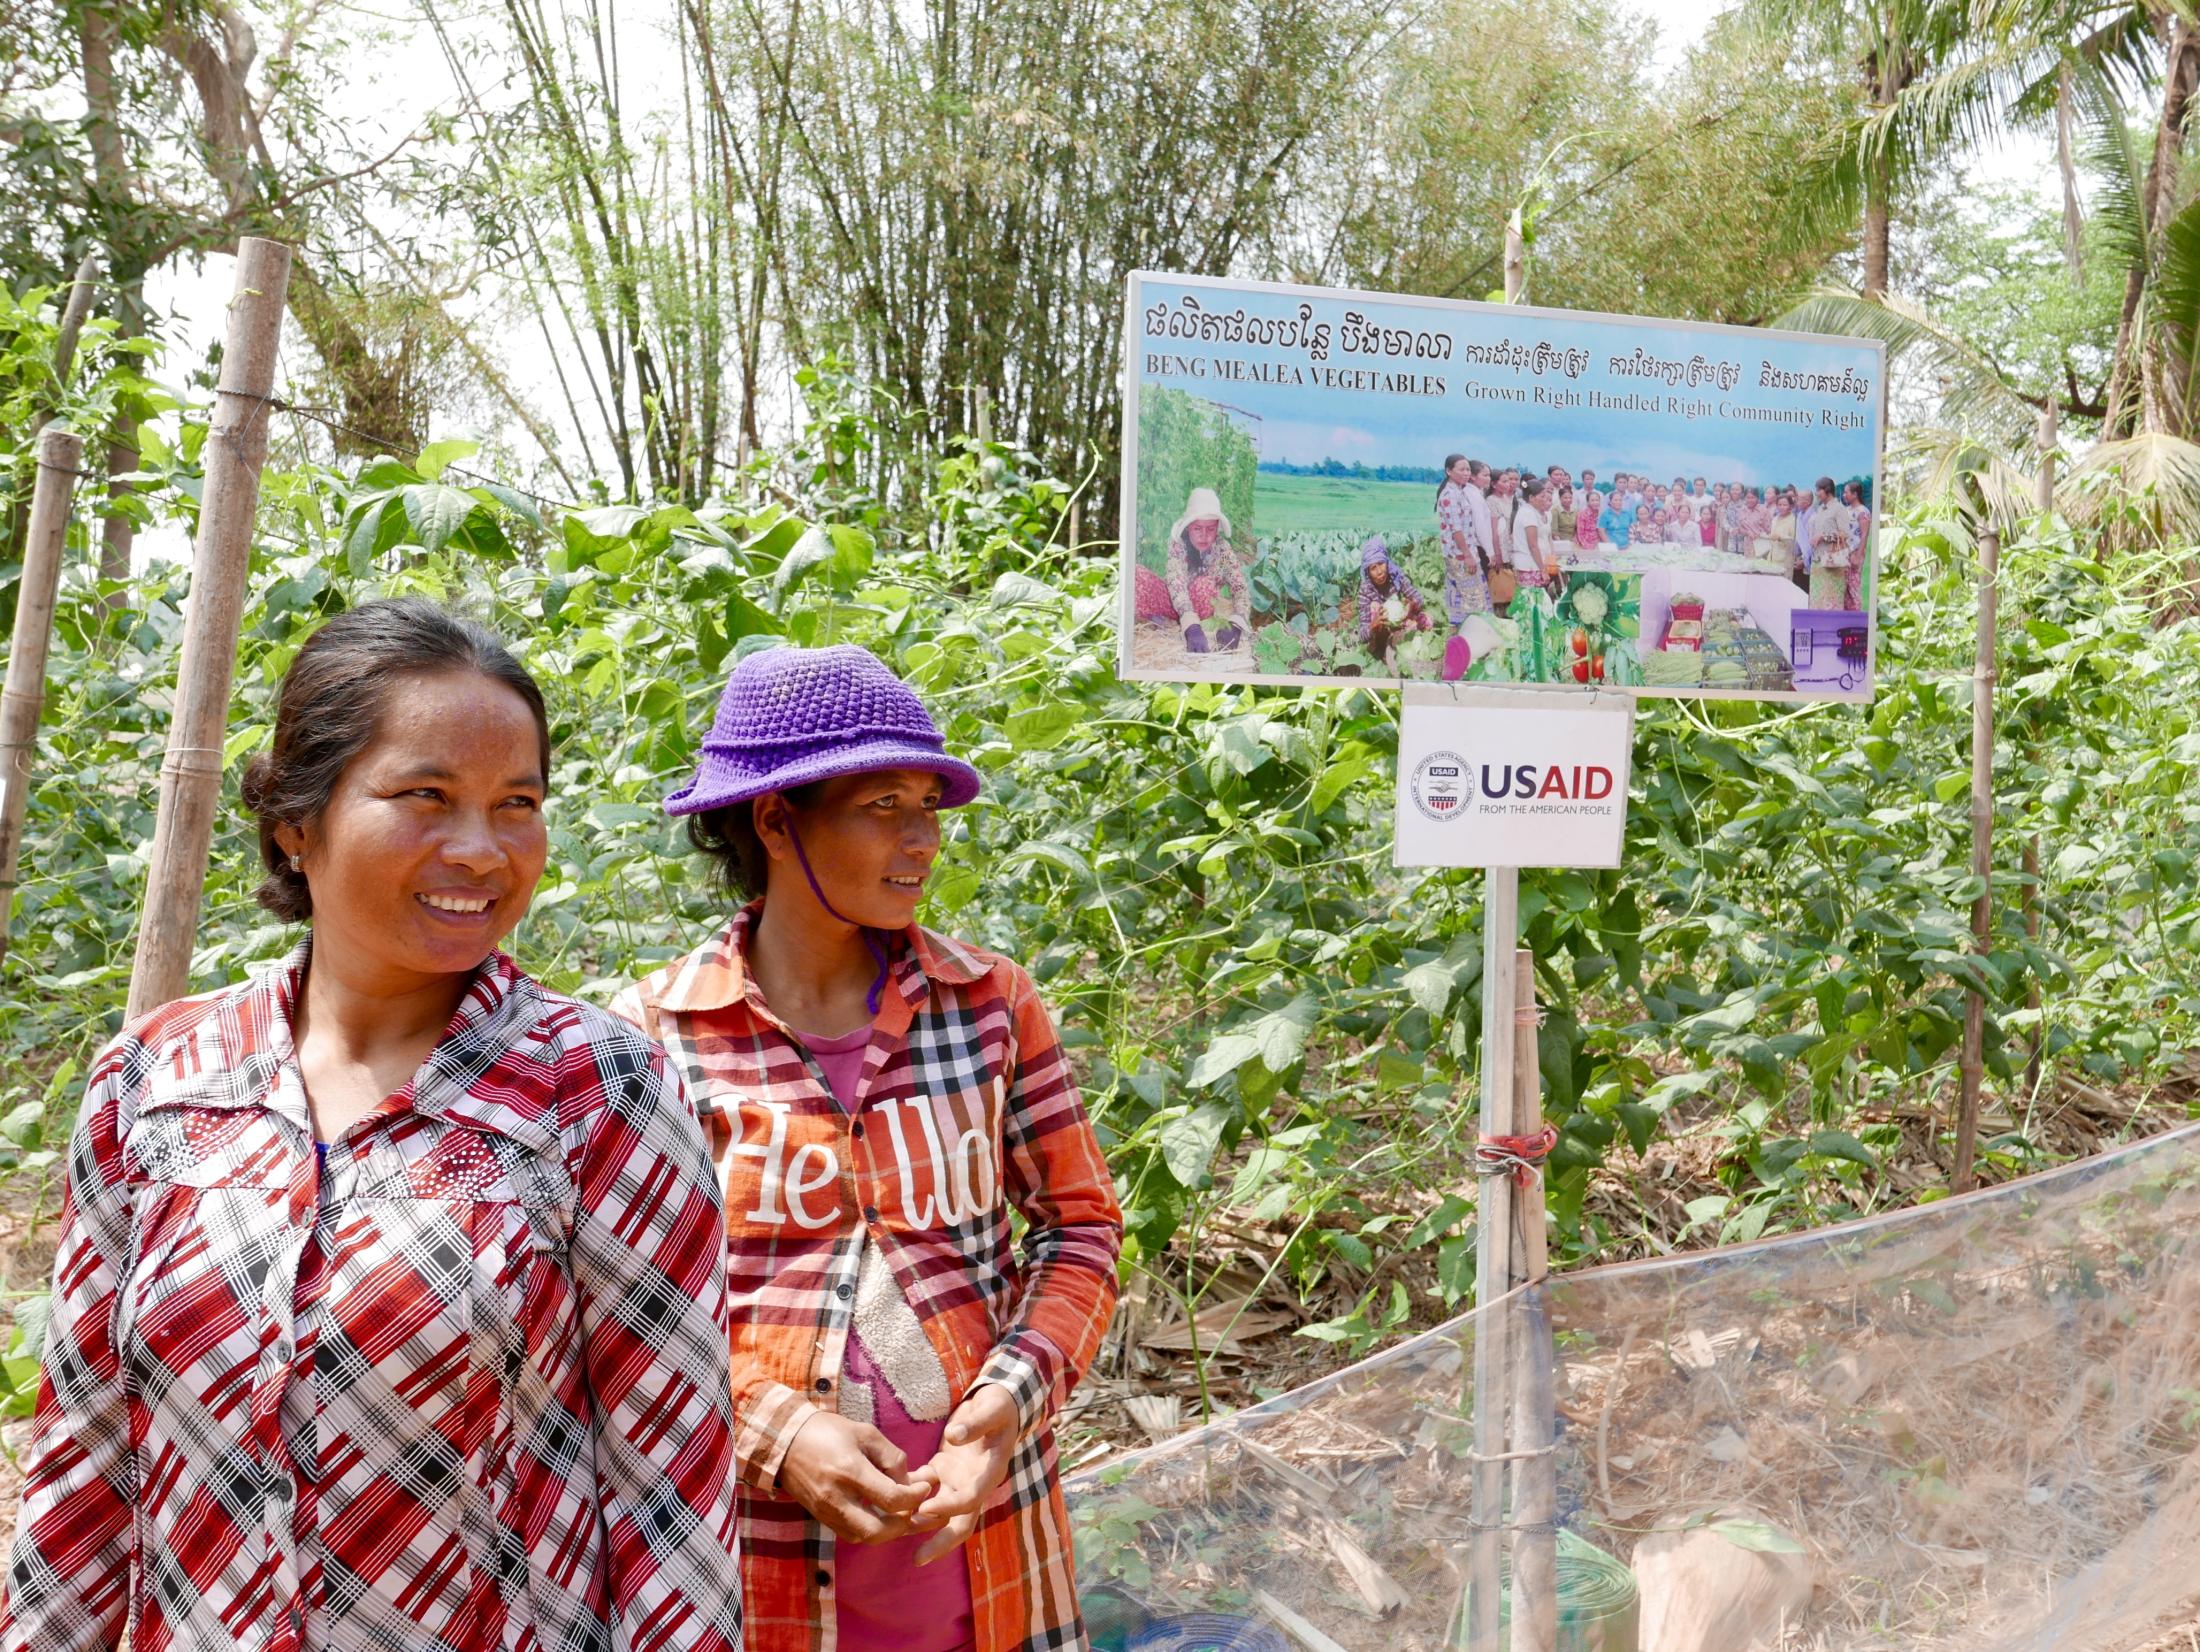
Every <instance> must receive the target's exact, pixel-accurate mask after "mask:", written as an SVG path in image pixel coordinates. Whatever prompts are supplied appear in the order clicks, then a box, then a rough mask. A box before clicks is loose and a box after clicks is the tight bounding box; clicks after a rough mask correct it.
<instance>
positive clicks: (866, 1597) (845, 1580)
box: [800, 1027, 977, 1652]
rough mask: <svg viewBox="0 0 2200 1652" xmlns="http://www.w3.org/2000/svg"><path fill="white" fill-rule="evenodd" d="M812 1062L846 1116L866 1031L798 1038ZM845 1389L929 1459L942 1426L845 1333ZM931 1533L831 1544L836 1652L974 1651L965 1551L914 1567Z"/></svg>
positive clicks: (888, 1431) (922, 1459)
mask: <svg viewBox="0 0 2200 1652" xmlns="http://www.w3.org/2000/svg"><path fill="white" fill-rule="evenodd" d="M800 1036H801V1039H802V1043H803V1046H804V1048H806V1049H807V1050H808V1051H809V1052H810V1054H811V1055H812V1056H813V1057H815V1058H816V1060H817V1065H818V1069H819V1071H821V1072H823V1073H824V1075H825V1087H826V1088H827V1089H828V1090H830V1091H831V1092H832V1093H833V1099H834V1100H835V1101H837V1102H839V1103H840V1106H841V1110H842V1111H843V1112H845V1111H848V1110H849V1101H850V1098H852V1097H853V1096H854V1095H855V1093H856V1086H857V1084H858V1083H859V1082H860V1081H861V1079H862V1076H863V1052H864V1051H865V1050H866V1049H868V1048H869V1047H870V1043H871V1029H870V1028H869V1027H858V1028H857V1029H856V1030H855V1031H854V1032H852V1033H849V1034H847V1035H846V1036H844V1037H841V1038H819V1037H817V1036H816V1035H814V1034H812V1033H803V1034H801V1035H800ZM841 1380H842V1381H843V1382H860V1383H863V1384H865V1385H866V1386H867V1387H869V1389H870V1390H871V1409H872V1417H871V1421H872V1424H873V1425H874V1426H875V1427H876V1428H877V1429H878V1431H879V1432H880V1433H881V1434H883V1435H885V1436H886V1437H887V1438H888V1439H889V1440H891V1441H893V1442H894V1444H896V1445H897V1446H899V1447H901V1450H902V1455H903V1456H905V1457H907V1458H908V1459H909V1466H910V1467H911V1468H916V1467H919V1466H920V1465H922V1464H925V1463H928V1462H930V1461H931V1460H932V1457H933V1454H934V1453H935V1452H937V1451H938V1450H939V1449H940V1440H941V1438H942V1437H943V1436H944V1435H945V1434H946V1433H947V1419H946V1418H945V1417H942V1418H941V1419H940V1420H939V1421H938V1422H932V1423H920V1422H918V1421H917V1420H916V1419H915V1418H914V1417H912V1416H910V1415H909V1413H908V1412H907V1411H905V1410H903V1409H902V1405H901V1401H900V1400H899V1399H897V1398H896V1397H895V1395H894V1391H893V1389H892V1388H891V1387H889V1386H888V1385H887V1381H886V1378H885V1376H884V1375H883V1374H882V1373H881V1372H880V1371H879V1370H878V1369H877V1368H876V1367H875V1366H874V1365H872V1363H871V1354H870V1350H868V1349H867V1348H865V1347H864V1346H863V1339H862V1338H861V1337H860V1336H858V1335H856V1334H855V1333H854V1332H852V1331H851V1332H850V1333H849V1336H848V1356H847V1361H846V1364H845V1365H844V1367H843V1369H842V1373H841ZM930 1535H931V1534H930V1533H929V1532H913V1533H911V1534H910V1535H909V1536H907V1537H902V1538H896V1539H895V1540H894V1541H893V1542H891V1543H850V1542H848V1541H847V1540H846V1539H842V1540H841V1541H840V1542H838V1543H836V1544H835V1545H834V1548H835V1550H836V1551H837V1553H838V1556H839V1560H838V1564H839V1567H840V1585H839V1588H838V1589H837V1590H836V1591H835V1592H834V1598H835V1600H836V1601H837V1603H838V1619H839V1630H840V1637H839V1638H840V1649H841V1652H966V1649H968V1648H971V1647H974V1646H975V1645H976V1644H977V1634H976V1630H975V1628H974V1627H973V1624H972V1611H971V1605H970V1565H969V1562H968V1560H967V1559H966V1558H965V1551H964V1550H963V1549H957V1550H955V1551H954V1552H953V1553H952V1554H945V1555H942V1556H940V1558H939V1559H937V1560H935V1561H933V1562H932V1563H931V1564H930V1565H929V1566H919V1565H918V1564H917V1550H918V1549H919V1548H921V1547H922V1546H923V1545H924V1542H925V1540H926V1538H928V1537H929V1536H930Z"/></svg>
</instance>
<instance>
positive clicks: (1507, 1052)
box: [1467, 216, 1527, 1652]
mask: <svg viewBox="0 0 2200 1652" xmlns="http://www.w3.org/2000/svg"><path fill="white" fill-rule="evenodd" d="M1526 283H1527V244H1526V242H1525V241H1524V240H1523V239H1522V237H1521V234H1520V225H1519V221H1518V218H1517V216H1516V217H1515V218H1514V219H1513V220H1512V221H1510V222H1508V223H1507V224H1506V226H1505V302H1506V303H1508V304H1513V303H1517V302H1519V299H1520V292H1521V289H1522V287H1524V286H1525V285H1526ZM1483 890H1484V893H1483V899H1482V1118H1481V1130H1482V1135H1483V1136H1484V1137H1485V1138H1487V1137H1490V1136H1509V1135H1511V1134H1512V1133H1513V1129H1512V1122H1513V1121H1512V1112H1513V1088H1514V1085H1515V1084H1516V1083H1517V1078H1516V1076H1515V1074H1514V1071H1513V1050H1514V1046H1515V1043H1516V1040H1515V1038H1514V1031H1515V1024H1514V1020H1513V1017H1514V1013H1515V1012H1514V1006H1513V994H1514V992H1515V991H1516V990H1517V988H1516V986H1515V984H1514V983H1515V977H1516V975H1517V973H1518V970H1519V960H1520V944H1519V943H1520V869H1519V868H1518V867H1515V866H1493V867H1491V868H1490V869H1489V872H1488V875H1487V881H1486V882H1485V883H1484V885H1483ZM1479 1169H1480V1167H1479V1166H1477V1171H1478V1174H1477V1175H1476V1177H1475V1194H1474V1234H1475V1238H1474V1305H1475V1307H1476V1308H1478V1309H1487V1308H1488V1307H1489V1306H1490V1304H1491V1303H1493V1302H1496V1301H1497V1300H1499V1299H1500V1298H1501V1297H1503V1296H1504V1295H1505V1293H1506V1292H1507V1291H1508V1290H1510V1289H1511V1288H1512V1250H1513V1246H1512V1234H1513V1212H1512V1180H1511V1178H1510V1177H1509V1176H1503V1175H1496V1176H1491V1175H1482V1174H1479ZM1506 1323H1507V1322H1506V1316H1505V1315H1504V1314H1501V1313H1479V1314H1477V1315H1476V1318H1475V1330H1474V1471H1473V1474H1472V1476H1471V1477H1470V1480H1469V1493H1470V1495H1469V1501H1468V1528H1469V1531H1470V1533H1471V1536H1470V1537H1469V1539H1468V1546H1467V1647H1468V1652H1498V1644H1499V1640H1500V1630H1501V1622H1500V1620H1501V1617H1502V1614H1503V1611H1504V1600H1503V1588H1504V1585H1503V1582H1502V1578H1503V1574H1504V1566H1505V1455H1506V1446H1505V1433H1506V1429H1505V1423H1506V1419H1505V1404H1506V1400H1507V1398H1508V1394H1507V1388H1508V1386H1509V1380H1510V1377H1511V1371H1512V1367H1511V1361H1510V1359H1509V1357H1508V1352H1507V1346H1506V1345H1507V1343H1508V1341H1509V1340H1510V1339H1509V1338H1508V1337H1507V1335H1506Z"/></svg>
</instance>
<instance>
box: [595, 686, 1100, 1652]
mask: <svg viewBox="0 0 2200 1652" xmlns="http://www.w3.org/2000/svg"><path fill="white" fill-rule="evenodd" d="M977 793H978V776H977V773H976V771H975V770H973V769H972V768H971V767H970V765H969V764H967V763H965V762H963V761H962V760H961V759H960V758H957V757H953V756H950V755H949V754H948V753H947V750H946V744H945V742H944V740H943V739H942V738H941V736H940V732H939V730H938V728H937V727H935V726H934V724H933V722H932V719H931V717H930V716H929V715H928V714H927V713H926V711H925V709H924V706H923V704H922V703H921V702H920V701H919V700H918V699H917V697H916V695H915V694H914V693H913V692H911V691H910V689H909V688H908V687H907V686H906V685H905V684H904V683H902V682H901V680H900V679H899V678H897V677H896V676H895V675H894V674H893V673H892V672H891V671H890V670H888V669H887V668H886V667H885V666H884V665H883V664H881V663H880V662H879V661H878V660H877V659H876V658H874V657H873V656H872V655H871V654H869V653H867V652H865V651H864V650H863V649H861V648H854V647H839V648H819V649H803V648H774V649H768V650H766V651H764V652H762V653H759V654H753V655H751V656H749V657H748V658H747V659H745V660H743V661H742V662H741V663H740V664H739V665H738V666H737V667H736V668H735V669H734V672H733V677H732V680H731V681H729V682H728V683H727V685H726V690H725V693H724V695H723V697H722V698H721V699H720V700H719V703H718V715H717V720H716V722H715V723H714V724H713V726H712V728H711V732H710V736H709V738H708V739H706V740H705V741H704V742H703V751H702V757H701V761H700V762H699V764H698V765H697V768H696V772H695V775H694V778H693V779H691V780H690V781H689V782H688V784H687V785H685V786H683V787H682V788H681V789H680V790H679V791H677V792H675V793H674V794H673V795H672V797H671V798H669V799H668V800H667V802H666V804H665V807H666V809H667V811H668V812H669V813H671V814H673V815H676V816H685V817H687V819H688V832H689V836H690V837H691V839H692V840H693V841H694V843H695V845H696V847H697V848H698V849H699V850H701V851H702V852H703V854H705V855H706V856H707V857H709V858H710V859H711V860H712V861H714V862H715V863H716V867H717V870H718V872H719V873H720V875H721V876H722V878H723V879H724V881H725V883H726V885H727V886H728V887H729V889H732V890H734V891H738V892H739V893H740V894H741V895H742V896H744V897H746V898H747V900H748V905H747V906H746V907H745V908H744V909H743V910H742V911H741V912H740V913H739V914H738V915H736V916H735V917H734V919H733V921H732V922H731V923H730V924H729V925H728V926H727V927H726V928H725V929H724V930H722V931H721V932H720V933H718V934H717V935H715V936H713V937H712V938H711V939H710V940H709V941H708V942H706V943H705V944H704V945H703V946H702V947H700V948H698V949H697V950H696V951H695V952H693V953H690V954H689V955H688V956H687V957H685V958H682V959H680V960H679V961H677V962H675V963H673V964H671V965H669V966H667V967H666V968H664V969H662V970H659V971H658V972H657V973H656V974H654V975H651V976H650V977H648V978H647V979H646V980H643V981H641V982H639V983H638V984H637V985H635V986H634V987H631V988H629V989H628V990H627V991H626V992H625V993H623V994H621V995H620V997H619V1000H618V1002H617V1003H615V1004H614V1005H613V1006H612V1007H613V1008H614V1009H615V1010H617V1011H618V1012H619V1013H621V1014H623V1015H625V1016H626V1017H627V1018H628V1019H630V1020H632V1021H634V1022H635V1023H636V1024H638V1025H639V1026H641V1027H642V1028H643V1029H644V1030H645V1031H647V1032H648V1033H649V1034H650V1035H651V1036H652V1037H654V1038H656V1039H657V1040H658V1041H659V1042H661V1043H662V1044H663V1045H664V1046H665V1048H666V1050H667V1051H669V1052H670V1053H671V1055H672V1057H673V1059H674V1061H675V1062H676V1063H677V1064H678V1065H679V1066H680V1068H681V1069H682V1070H683V1072H684V1073H685V1075H686V1076H687V1078H688V1080H689V1083H690V1086H691V1088H692V1089H693V1091H694V1094H695V1096H696V1100H697V1103H698V1105H699V1106H700V1107H701V1108H702V1110H703V1113H704V1117H705V1121H706V1123H707V1124H708V1125H709V1126H710V1129H711V1137H712V1149H713V1154H714V1156H715V1158H716V1159H717V1161H718V1165H719V1170H720V1175H721V1176H722V1178H723V1179H724V1182H725V1209H726V1223H727V1229H728V1233H729V1251H730V1272H731V1277H732V1301H733V1390H734V1401H735V1409H736V1413H737V1418H736V1437H735V1455H736V1460H737V1464H738V1469H739V1473H740V1476H741V1479H742V1482H743V1484H744V1486H745V1488H746V1490H745V1492H744V1495H743V1497H742V1503H741V1535H742V1545H743V1548H742V1575H743V1595H744V1601H745V1606H746V1610H747V1629H748V1645H749V1648H750V1652H809V1649H810V1648H812V1647H813V1646H815V1645H817V1644H819V1642H820V1637H821V1636H822V1635H823V1634H824V1633H825V1631H826V1629H827V1627H828V1626H830V1627H831V1629H832V1630H833V1632H834V1636H835V1641H836V1643H837V1646H838V1648H839V1652H882V1649H885V1648H893V1649H895V1652H1041V1649H1049V1652H1051V1649H1056V1648H1077V1647H1082V1646H1083V1645H1084V1644H1085V1643H1084V1632H1083V1628H1082V1625H1081V1623H1080V1622H1079V1620H1078V1616H1077V1605H1076V1601H1077V1594H1076V1589H1075V1586H1074V1575H1073V1572H1074V1568H1073V1565H1072V1561H1071V1555H1070V1537H1069V1526H1068V1521H1067V1518H1066V1516H1065V1514H1064V1510H1063V1505H1062V1497H1061V1491H1060V1487H1059V1484H1058V1477H1057V1474H1056V1466H1055V1455H1054V1437H1053V1432H1052V1429H1051V1427H1050V1419H1051V1417H1052V1416H1053V1414H1054V1412H1055V1410H1056V1409H1057V1408H1058V1407H1059V1406H1060V1405H1061V1403H1062V1402H1063V1401H1064V1400H1065V1399H1066V1398H1068V1396H1069V1393H1070V1390H1071V1389H1072V1388H1073V1387H1074V1386H1075V1385H1076V1383H1077V1380H1078V1378H1079V1377H1080V1376H1081V1375H1082V1374H1083V1373H1084V1370H1085V1367H1086V1365H1087V1364H1088V1363H1089V1362H1090V1361H1091V1359H1092V1357H1093V1355H1094V1353H1095V1352H1096V1351H1097V1350H1098V1347H1099V1344H1100V1338H1101V1336H1102V1334H1103V1333H1104V1332H1105V1330H1106V1329H1107V1325H1108V1320H1109V1316H1110V1315H1111V1313H1112V1312H1113V1310H1114V1306H1115V1296H1116V1278H1115V1264H1116V1256H1117V1253H1118V1251H1119V1249H1120V1248H1121V1242H1122V1226H1123V1224H1122V1213H1121V1211H1120V1210H1119V1209H1118V1207H1117V1204H1116V1199H1115V1191H1114V1186H1113V1183H1112V1181H1111V1179H1110V1177H1109V1174H1108V1169H1107V1164H1106V1161H1105V1160H1104V1159H1103V1158H1102V1156H1101V1153H1100V1148H1099V1144H1098V1142H1097V1141H1096V1140H1095V1138H1094V1136H1093V1131H1092V1127H1091V1124H1090V1123H1089V1122H1088V1121H1087V1119H1086V1117H1085V1112H1084V1108H1083V1106H1082V1104H1081V1103H1080V1101H1079V1099H1078V1095H1077V1089H1076V1085H1075V1083H1074V1081H1073V1079H1072V1078H1071V1075H1070V1071H1069V1065H1068V1063H1067V1061H1066V1060H1065V1059H1064V1057H1063V1054H1062V1050H1061V1046H1060V1044H1059V1042H1058V1041H1057V1039H1056V1038H1055V1035H1054V1030H1053V1027H1052V1025H1051V1024H1050V1023H1049V1021H1048V1019H1047V1013H1046V1010H1045V1007H1044V1006H1043V1005H1042V1004H1041V1003H1040V1001H1039V996H1038V993H1037V990H1036V989H1035V988H1034V987H1033V985H1032V982H1031V978H1030V977H1029V976H1028V975H1026V974H1025V973H1024V971H1023V970H1022V969H1020V968H1018V967H1017V966H1016V965H1015V964H1013V963H1011V962H1009V961H1008V960H1007V959H1005V958H1000V957H996V956H994V955H992V954H990V953H986V952H981V951H978V950H977V949H975V948H973V947H968V946H965V945H963V944H962V943H960V942H958V941H953V940H950V939H948V938H947V937H945V936H942V935H937V934H934V933H933V932H932V931H930V930H927V929H923V928H920V927H919V926H918V925H917V924H916V923H915V921H914V919H915V915H916V909H917V903H918V902H919V900H921V899H922V897H923V893H924V885H925V880H926V879H927V877H929V875H930V874H931V871H932V868H933V864H934V862H935V860H936V859H937V857H938V854H939V846H940V823H939V811H940V810H941V809H943V808H948V809H951V808H958V807H960V806H961V805H963V804H965V803H968V802H970V801H971V800H972V799H973V798H974V797H976V796H977ZM1012 1211H1013V1212H1015V1213H1017V1214H1020V1215H1021V1216H1022V1217H1023V1218H1024V1220H1025V1223H1026V1224H1027V1226H1026V1231H1025V1233H1024V1238H1023V1243H1022V1245H1021V1247H1020V1249H1019V1247H1018V1246H1016V1245H1015V1243H1014V1242H1013V1238H1012V1234H1011V1230H1010V1226H1009V1219H1010V1213H1011V1212H1012Z"/></svg>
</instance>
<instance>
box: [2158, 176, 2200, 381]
mask: <svg viewBox="0 0 2200 1652" xmlns="http://www.w3.org/2000/svg"><path fill="white" fill-rule="evenodd" d="M2149 297H2150V298H2151V299H2152V300H2153V303H2154V316H2153V319H2154V323H2155V325H2156V326H2158V327H2160V328H2161V329H2162V330H2163V332H2164V333H2165V334H2166V335H2167V337H2168V338H2169V339H2170V341H2171V342H2172V343H2173V344H2174V345H2175V347H2176V353H2177V354H2178V356H2179V357H2180V358H2182V359H2183V360H2186V361H2190V360H2191V359H2192V354H2193V348H2194V343H2195V337H2196V335H2200V199H2196V200H2193V201H2190V202H2188V203H2187V204H2186V205H2185V207H2184V209H2183V210H2182V211H2180V212H2179V213H2177V215H2176V216H2175V217H2173V218H2171V219H2170V221H2169V222H2168V223H2167V224H2165V225H2163V226H2162V234H2161V239H2160V246H2159V256H2158V258H2157V260H2156V263H2155V271H2154V282H2153V288H2152V291H2151V292H2150V294H2149Z"/></svg>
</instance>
